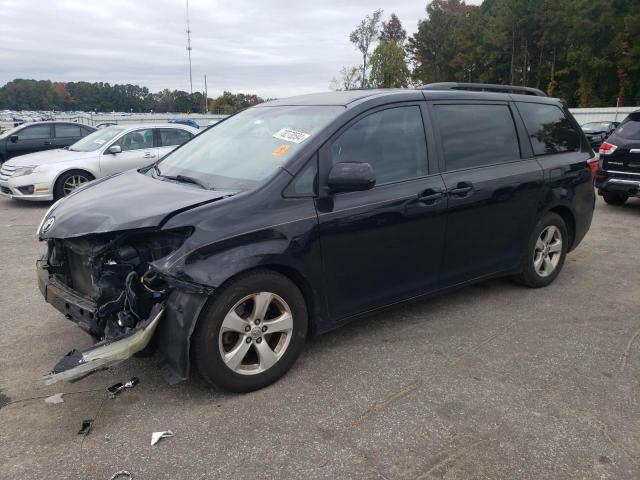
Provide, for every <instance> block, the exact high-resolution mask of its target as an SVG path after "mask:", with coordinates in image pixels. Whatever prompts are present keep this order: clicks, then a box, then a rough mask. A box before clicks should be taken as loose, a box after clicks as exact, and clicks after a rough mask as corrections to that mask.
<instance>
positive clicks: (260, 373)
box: [191, 270, 308, 392]
mask: <svg viewBox="0 0 640 480" xmlns="http://www.w3.org/2000/svg"><path fill="white" fill-rule="evenodd" d="M307 326H308V316H307V308H306V304H305V301H304V297H303V296H302V294H301V293H300V290H298V288H297V287H296V286H295V285H294V284H293V283H292V282H291V281H290V280H289V279H287V278H286V277H284V276H282V275H280V274H278V273H276V272H272V271H270V270H258V271H254V272H250V273H247V274H244V275H240V276H238V277H237V278H235V279H232V280H231V281H230V282H229V283H228V284H227V285H225V286H223V287H222V288H221V289H220V290H218V291H217V292H216V293H215V294H214V297H212V299H211V300H210V301H209V303H208V304H207V306H206V307H205V309H204V311H203V313H202V315H201V316H200V319H199V320H198V324H197V326H196V330H195V332H194V334H193V338H192V343H191V345H192V347H193V360H194V363H195V365H196V367H197V368H198V370H199V372H200V374H201V376H202V377H203V378H204V380H206V381H207V382H208V383H210V384H212V385H217V386H218V387H221V388H224V389H226V390H230V391H233V392H250V391H253V390H257V389H259V388H263V387H265V386H267V385H269V384H271V383H273V382H275V381H276V380H278V379H279V378H280V377H281V376H282V375H284V374H285V373H286V372H287V370H289V368H291V366H292V365H293V363H294V362H295V360H296V358H297V357H298V355H299V354H300V352H301V351H302V347H303V346H304V341H305V339H306V336H307Z"/></svg>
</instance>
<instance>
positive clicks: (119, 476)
mask: <svg viewBox="0 0 640 480" xmlns="http://www.w3.org/2000/svg"><path fill="white" fill-rule="evenodd" d="M132 478H133V475H131V472H128V471H126V470H120V471H119V472H116V473H114V474H113V475H111V478H110V479H109V480H117V479H129V480H131V479H132Z"/></svg>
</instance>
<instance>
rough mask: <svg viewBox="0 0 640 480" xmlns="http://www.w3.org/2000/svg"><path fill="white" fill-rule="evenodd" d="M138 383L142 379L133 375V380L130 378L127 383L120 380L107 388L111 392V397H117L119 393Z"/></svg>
mask: <svg viewBox="0 0 640 480" xmlns="http://www.w3.org/2000/svg"><path fill="white" fill-rule="evenodd" d="M138 383H140V379H139V378H138V377H131V380H129V381H128V382H127V383H122V382H118V383H116V384H114V385H111V386H110V387H109V388H107V392H109V395H110V396H111V398H115V397H116V395H118V394H119V393H120V392H122V391H123V390H125V389H127V388H133V387H135V386H136V385H137V384H138Z"/></svg>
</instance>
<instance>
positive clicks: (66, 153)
mask: <svg viewBox="0 0 640 480" xmlns="http://www.w3.org/2000/svg"><path fill="white" fill-rule="evenodd" d="M97 156H98V152H72V151H70V150H65V149H64V148H60V149H57V150H44V151H42V152H35V153H28V154H26V155H20V156H19V157H15V158H12V159H11V160H7V162H6V165H10V166H12V167H24V166H33V165H49V164H52V163H60V162H68V161H70V160H81V159H85V158H92V157H97Z"/></svg>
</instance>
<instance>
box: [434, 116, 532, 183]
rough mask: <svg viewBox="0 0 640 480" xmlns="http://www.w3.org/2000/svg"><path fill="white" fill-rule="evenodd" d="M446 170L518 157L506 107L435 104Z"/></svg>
mask: <svg viewBox="0 0 640 480" xmlns="http://www.w3.org/2000/svg"><path fill="white" fill-rule="evenodd" d="M434 109H435V112H436V117H437V119H438V129H439V130H440V138H441V140H442V149H443V154H444V162H445V167H446V170H448V171H450V170H459V169H463V168H473V167H481V166H483V165H492V164H495V163H505V162H511V161H513V160H517V159H519V158H520V145H519V143H518V135H517V133H516V127H515V124H514V123H513V117H512V115H511V110H510V109H509V107H508V106H507V105H478V104H473V105H462V104H455V105H435V107H434Z"/></svg>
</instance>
